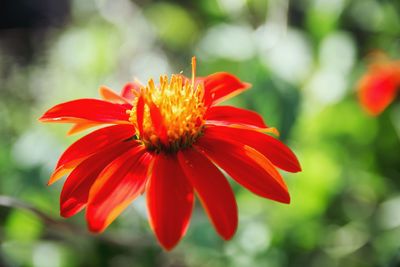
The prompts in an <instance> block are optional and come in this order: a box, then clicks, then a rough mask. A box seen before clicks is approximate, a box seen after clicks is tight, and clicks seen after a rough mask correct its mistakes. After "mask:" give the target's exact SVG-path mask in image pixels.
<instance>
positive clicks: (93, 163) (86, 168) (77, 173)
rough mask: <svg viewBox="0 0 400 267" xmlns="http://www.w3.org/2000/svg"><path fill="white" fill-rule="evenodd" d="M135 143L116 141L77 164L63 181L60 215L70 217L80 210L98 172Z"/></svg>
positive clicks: (85, 201)
mask: <svg viewBox="0 0 400 267" xmlns="http://www.w3.org/2000/svg"><path fill="white" fill-rule="evenodd" d="M135 145H137V143H136V142H128V143H122V142H121V143H118V144H116V145H113V146H110V147H109V148H107V149H105V150H103V151H102V152H100V153H97V154H95V155H93V156H91V157H89V158H87V159H86V160H84V161H83V162H82V163H81V164H79V165H78V167H76V168H75V169H74V170H73V171H72V172H71V174H70V175H69V176H68V178H67V180H66V181H65V183H64V186H63V189H62V192H61V196H60V213H61V216H63V217H71V216H73V215H75V214H76V213H78V212H79V211H81V210H82V209H83V208H84V207H85V205H86V203H87V200H88V196H89V190H90V188H91V187H92V185H93V183H94V181H95V180H96V178H97V176H98V175H99V174H100V172H101V171H102V170H103V169H104V168H105V167H106V166H107V165H108V164H109V163H110V162H111V161H112V160H114V159H115V158H117V157H118V156H120V155H121V154H123V153H124V152H126V151H128V150H129V149H131V148H132V147H134V146H135Z"/></svg>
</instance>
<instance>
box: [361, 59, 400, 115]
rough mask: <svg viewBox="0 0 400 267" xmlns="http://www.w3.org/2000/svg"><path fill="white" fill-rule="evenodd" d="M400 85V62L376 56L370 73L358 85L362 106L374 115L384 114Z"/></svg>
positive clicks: (369, 68)
mask: <svg viewBox="0 0 400 267" xmlns="http://www.w3.org/2000/svg"><path fill="white" fill-rule="evenodd" d="M399 85H400V62H398V61H391V60H389V59H388V58H387V57H386V56H385V55H383V54H375V55H374V58H373V62H372V63H371V64H370V65H369V67H368V71H367V73H366V74H364V75H363V76H362V77H361V79H360V81H359V83H358V96H359V100H360V103H361V106H362V107H363V108H364V110H365V111H366V112H367V113H368V114H370V115H372V116H377V115H379V114H380V113H381V112H383V111H384V110H385V109H386V108H387V107H388V106H389V105H390V103H392V102H393V100H394V99H395V97H396V93H397V90H398V89H399Z"/></svg>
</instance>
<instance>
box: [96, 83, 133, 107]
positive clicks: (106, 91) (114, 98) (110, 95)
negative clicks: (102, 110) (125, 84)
mask: <svg viewBox="0 0 400 267" xmlns="http://www.w3.org/2000/svg"><path fill="white" fill-rule="evenodd" d="M99 93H100V96H101V97H102V98H103V99H104V100H107V101H110V102H112V103H117V104H129V105H130V104H131V101H130V100H129V99H127V98H125V97H123V96H121V95H119V94H118V93H116V92H115V91H113V90H112V89H110V88H108V87H107V86H101V87H100V89H99Z"/></svg>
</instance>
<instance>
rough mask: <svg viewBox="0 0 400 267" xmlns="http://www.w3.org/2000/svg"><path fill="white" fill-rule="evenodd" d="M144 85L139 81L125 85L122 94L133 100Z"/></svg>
mask: <svg viewBox="0 0 400 267" xmlns="http://www.w3.org/2000/svg"><path fill="white" fill-rule="evenodd" d="M141 87H143V85H142V84H141V83H140V82H139V81H133V82H130V83H127V84H125V85H124V87H123V88H122V91H121V96H122V97H124V98H126V99H129V100H133V99H134V98H135V97H136V96H137V95H138V94H139V92H140V88H141Z"/></svg>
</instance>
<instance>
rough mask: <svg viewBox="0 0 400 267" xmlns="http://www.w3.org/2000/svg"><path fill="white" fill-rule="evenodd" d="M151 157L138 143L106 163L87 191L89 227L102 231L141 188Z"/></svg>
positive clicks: (97, 231)
mask: <svg viewBox="0 0 400 267" xmlns="http://www.w3.org/2000/svg"><path fill="white" fill-rule="evenodd" d="M151 160H152V156H151V155H150V154H149V153H147V152H145V150H144V147H142V146H137V147H135V148H133V149H131V150H129V151H128V152H126V153H124V154H122V155H121V156H120V157H118V158H117V159H115V160H114V161H112V162H111V163H110V164H109V165H107V166H106V167H105V168H104V170H103V171H102V172H101V173H100V174H99V176H98V178H97V179H96V181H95V182H94V184H93V185H92V187H91V189H90V192H89V199H88V204H87V208H86V220H87V222H88V227H89V230H90V231H92V232H95V233H99V232H102V231H104V229H105V228H107V226H108V225H110V224H111V223H112V222H113V221H114V220H115V218H116V217H117V216H118V215H119V214H120V213H121V212H122V211H123V210H124V209H125V208H127V207H128V205H129V204H130V203H131V202H132V201H133V200H134V199H135V198H136V197H137V196H139V195H140V194H141V192H142V191H143V189H144V186H145V183H146V180H147V179H146V178H147V172H148V167H149V165H150V163H151Z"/></svg>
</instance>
